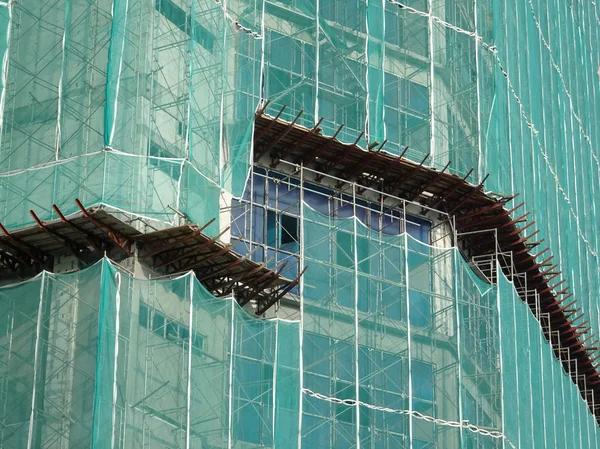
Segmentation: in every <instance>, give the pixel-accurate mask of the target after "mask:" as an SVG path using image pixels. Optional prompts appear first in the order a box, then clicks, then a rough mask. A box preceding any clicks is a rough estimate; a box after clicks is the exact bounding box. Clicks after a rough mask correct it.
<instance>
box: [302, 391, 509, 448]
mask: <svg viewBox="0 0 600 449" xmlns="http://www.w3.org/2000/svg"><path fill="white" fill-rule="evenodd" d="M302 393H304V394H305V395H307V396H309V397H313V398H315V399H320V400H322V401H326V402H330V403H332V404H339V405H345V406H348V407H356V406H357V405H360V406H363V407H366V408H368V409H371V410H376V411H379V412H387V413H395V414H398V415H407V416H411V417H413V418H416V419H422V420H423V421H427V422H430V423H433V424H437V425H440V426H447V427H455V428H461V429H467V430H469V431H471V432H473V433H478V434H480V435H483V436H488V437H491V438H495V439H499V440H504V441H505V442H506V443H507V444H508V445H509V446H510V447H511V448H512V449H517V447H516V446H515V445H514V444H513V443H512V442H511V441H510V440H509V439H508V437H507V436H506V435H504V434H503V433H502V432H499V431H494V430H487V429H484V428H482V427H478V426H476V425H475V424H470V423H469V422H468V421H467V420H464V421H462V422H458V421H448V420H445V419H441V418H434V417H433V416H429V415H424V414H422V413H420V412H417V411H414V410H412V411H411V410H402V409H393V408H389V407H382V406H379V405H374V404H369V403H368V402H364V401H361V400H356V399H340V398H336V397H333V396H325V395H324V394H321V393H315V392H314V391H312V390H309V389H308V388H302Z"/></svg>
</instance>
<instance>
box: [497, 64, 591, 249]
mask: <svg viewBox="0 0 600 449" xmlns="http://www.w3.org/2000/svg"><path fill="white" fill-rule="evenodd" d="M494 56H495V58H496V63H497V64H498V67H499V68H500V70H501V71H502V74H503V75H504V78H506V82H507V83H508V87H509V89H510V91H511V93H512V95H513V97H514V98H515V100H516V102H517V103H518V104H519V109H520V111H521V116H522V117H523V120H525V124H526V125H527V127H528V128H529V129H530V130H531V132H532V133H533V135H534V138H535V141H536V143H537V146H538V148H539V149H540V152H541V153H542V157H543V158H544V160H545V161H546V165H547V166H548V169H549V170H550V173H551V174H552V177H553V178H554V181H555V183H556V187H557V188H558V190H559V191H560V193H561V194H562V196H563V198H564V200H565V201H566V203H567V205H568V206H569V210H570V211H571V215H572V216H573V218H574V219H575V223H576V226H577V234H578V235H579V237H581V239H582V240H583V241H584V242H585V244H586V246H587V247H588V249H589V251H590V253H591V254H592V255H593V256H594V257H598V253H597V252H596V250H594V249H593V248H592V246H591V244H590V242H589V241H588V239H587V238H586V237H585V236H584V235H583V232H582V231H581V226H580V225H579V217H577V214H576V213H575V211H574V210H573V205H572V204H571V200H570V199H569V197H568V195H567V192H565V189H564V188H563V187H562V185H561V184H560V181H559V179H558V175H557V174H556V171H555V170H554V168H553V167H552V164H551V163H550V160H549V158H548V154H547V153H546V151H545V150H544V147H542V144H541V142H540V137H539V134H540V132H539V131H538V130H537V128H536V127H535V125H534V124H533V122H532V121H531V120H530V118H529V116H528V115H527V113H526V112H525V109H524V108H523V103H522V102H521V98H520V97H519V95H518V94H517V92H516V91H515V88H514V86H513V84H512V82H511V80H510V76H509V75H508V72H507V71H506V69H505V68H504V66H503V65H502V61H501V60H500V57H499V56H498V53H497V52H495V53H494Z"/></svg>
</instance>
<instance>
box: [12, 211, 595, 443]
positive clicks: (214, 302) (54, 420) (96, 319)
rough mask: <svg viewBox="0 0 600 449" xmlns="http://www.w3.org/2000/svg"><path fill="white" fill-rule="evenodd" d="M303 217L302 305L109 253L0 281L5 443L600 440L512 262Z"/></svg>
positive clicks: (310, 214) (356, 224)
mask: <svg viewBox="0 0 600 449" xmlns="http://www.w3.org/2000/svg"><path fill="white" fill-rule="evenodd" d="M303 226H304V231H305V234H304V235H305V236H306V242H305V244H306V246H305V248H306V249H305V252H304V255H303V257H305V261H306V264H307V265H308V266H309V270H308V271H307V272H306V278H305V279H304V281H303V287H302V290H303V292H301V298H304V300H303V301H302V303H301V304H300V310H299V320H296V321H286V320H281V319H274V320H260V319H257V318H254V317H251V316H250V315H249V314H248V313H247V312H246V311H244V310H242V309H241V308H240V307H239V306H238V305H237V303H236V302H235V301H234V300H233V299H232V298H215V297H214V296H212V295H211V294H210V293H209V292H207V291H206V290H205V288H204V287H203V286H202V285H201V284H200V283H199V282H198V281H197V279H196V278H195V277H194V275H193V274H192V273H189V274H186V275H184V276H181V277H178V278H175V279H162V280H161V279H157V280H145V279H138V278H135V277H133V276H130V275H129V274H126V273H125V272H124V271H122V270H121V269H120V268H119V267H118V266H115V265H114V264H112V263H111V262H110V261H109V260H107V259H103V260H102V261H100V262H99V263H97V264H96V265H94V266H92V267H90V268H87V269H85V270H83V271H79V272H76V273H72V274H60V275H59V274H52V273H48V272H44V273H42V274H41V275H39V276H37V277H36V278H34V279H32V280H29V281H27V282H24V283H21V284H17V285H14V286H8V287H3V288H1V289H0V348H1V349H0V410H2V414H1V415H0V416H1V420H0V423H1V425H0V447H1V448H3V449H4V448H6V449H12V448H23V447H36V448H37V447H40V448H41V447H44V448H46V447H47V448H51V447H93V448H111V449H112V448H138V447H139V448H161V449H162V448H165V447H169V448H188V447H190V448H202V449H205V448H230V447H236V448H259V447H272V448H283V447H285V448H290V447H293V448H298V449H299V448H301V447H304V448H315V447H319V448H320V447H323V448H342V447H343V448H358V447H371V448H384V449H387V448H390V449H392V448H393V449H397V448H403V447H405V448H409V447H413V448H415V447H416V448H433V447H448V448H454V447H456V448H458V447H463V448H474V447H482V448H484V447H485V448H501V447H502V448H544V447H556V448H565V449H566V448H569V449H572V448H582V449H583V448H586V449H587V448H591V447H598V445H599V442H600V439H599V435H598V431H597V429H598V427H597V425H596V422H595V419H594V417H593V416H592V415H591V414H590V412H589V410H588V407H587V404H586V403H585V402H584V401H583V399H582V398H581V396H580V393H579V391H578V389H577V387H576V386H575V385H574V384H573V383H572V381H571V379H570V377H569V376H568V375H567V374H565V372H564V370H563V368H562V365H561V364H560V362H558V361H557V359H556V358H555V356H554V353H553V350H552V348H551V347H550V346H549V344H548V343H547V342H546V341H545V339H544V337H543V335H542V333H541V330H540V325H539V322H538V321H537V320H536V318H535V317H534V316H533V314H532V313H531V311H530V309H529V307H528V306H527V305H526V304H525V303H523V302H522V301H521V299H520V298H519V297H518V295H517V294H516V292H515V289H514V287H513V286H512V284H511V283H510V282H508V281H507V280H506V278H505V277H504V275H503V274H501V273H499V275H498V279H499V280H498V284H497V285H490V284H488V283H486V282H484V281H482V280H481V279H479V278H478V277H477V276H476V275H475V273H474V272H473V271H472V270H471V268H470V267H469V266H468V265H467V264H466V263H465V262H464V261H463V259H462V257H461V256H460V254H459V253H458V252H457V251H456V250H455V249H443V248H436V247H433V246H428V245H424V244H423V243H421V242H418V241H416V240H414V239H413V238H412V237H410V236H409V235H408V234H401V235H399V236H389V235H384V234H383V233H381V232H376V231H373V230H372V229H368V228H366V227H365V226H364V225H363V224H362V223H361V222H360V220H358V219H355V218H347V219H331V218H330V217H328V216H326V215H322V214H320V213H319V212H316V211H314V210H312V209H310V208H308V207H305V208H304V211H303ZM324 248H325V249H324ZM309 273H312V274H309ZM357 400H358V401H357ZM461 423H462V425H461ZM490 433H491V434H490ZM503 436H504V438H503Z"/></svg>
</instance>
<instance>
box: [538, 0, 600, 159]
mask: <svg viewBox="0 0 600 449" xmlns="http://www.w3.org/2000/svg"><path fill="white" fill-rule="evenodd" d="M529 8H530V9H531V15H532V16H533V21H534V22H535V26H536V28H537V29H538V33H539V35H540V39H541V40H542V43H543V44H544V47H546V49H548V54H549V56H550V62H551V63H552V66H553V67H554V70H555V71H556V73H557V74H558V77H559V78H560V81H561V83H562V87H563V89H564V91H565V94H566V95H567V98H568V99H569V107H570V108H571V113H572V114H573V117H575V120H577V123H578V124H579V130H580V132H581V134H582V135H583V138H584V139H585V140H587V142H588V144H589V145H590V150H591V153H592V157H593V158H594V161H596V165H597V166H600V161H598V158H597V157H596V154H595V153H594V148H593V147H592V140H591V139H590V136H589V135H588V134H587V133H586V132H585V128H584V127H583V122H582V121H581V118H579V115H578V114H577V112H575V108H574V107H573V98H572V97H571V93H570V92H569V89H568V88H567V83H566V82H565V79H564V77H563V74H562V71H561V70H560V67H559V66H558V64H557V63H556V61H555V60H554V57H553V56H552V49H551V48H550V44H548V41H546V38H545V37H544V33H543V32H542V28H541V25H540V23H539V21H538V19H537V16H536V15H535V10H534V9H533V3H532V1H531V0H529Z"/></svg>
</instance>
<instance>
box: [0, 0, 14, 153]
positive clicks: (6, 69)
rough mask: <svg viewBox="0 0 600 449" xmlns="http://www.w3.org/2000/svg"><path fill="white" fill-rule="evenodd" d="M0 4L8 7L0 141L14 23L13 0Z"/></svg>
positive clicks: (3, 64) (3, 61)
mask: <svg viewBox="0 0 600 449" xmlns="http://www.w3.org/2000/svg"><path fill="white" fill-rule="evenodd" d="M0 5H2V6H3V7H6V8H7V9H8V25H7V30H6V50H5V51H4V55H3V56H2V91H1V92H0V141H1V138H2V130H3V129H4V126H3V125H4V103H5V102H6V82H7V81H8V59H9V57H8V54H9V51H8V50H9V48H10V31H11V28H12V27H11V25H12V0H11V1H10V2H8V3H4V2H2V3H1V4H0Z"/></svg>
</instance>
